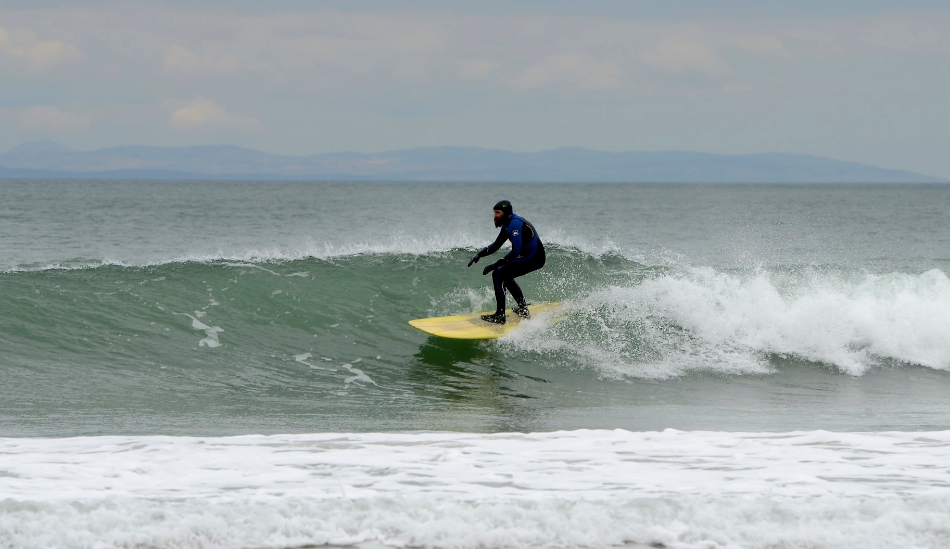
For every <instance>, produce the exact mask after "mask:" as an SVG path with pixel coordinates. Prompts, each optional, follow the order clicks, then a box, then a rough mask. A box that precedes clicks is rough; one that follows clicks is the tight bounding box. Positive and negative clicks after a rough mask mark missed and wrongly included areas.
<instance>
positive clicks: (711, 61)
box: [640, 35, 729, 76]
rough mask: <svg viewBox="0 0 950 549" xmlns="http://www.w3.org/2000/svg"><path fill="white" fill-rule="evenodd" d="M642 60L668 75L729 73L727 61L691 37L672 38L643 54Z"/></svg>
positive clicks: (664, 40)
mask: <svg viewBox="0 0 950 549" xmlns="http://www.w3.org/2000/svg"><path fill="white" fill-rule="evenodd" d="M640 60H641V61H643V63H645V64H646V65H648V66H650V67H653V68H655V69H659V70H661V71H663V72H666V73H671V74H680V73H683V72H687V71H698V72H701V73H705V74H708V75H709V76H723V75H725V74H728V73H729V69H728V67H727V66H726V63H725V61H723V59H722V58H721V57H720V56H719V55H718V54H716V53H715V52H714V51H713V50H712V49H711V48H710V47H709V46H707V45H706V44H705V43H703V42H701V41H700V40H698V39H696V38H694V37H691V36H682V35H681V36H670V37H668V38H665V39H663V40H661V41H660V42H659V43H658V44H657V45H656V46H655V47H653V48H652V49H650V50H647V51H645V52H643V53H642V54H641V55H640Z"/></svg>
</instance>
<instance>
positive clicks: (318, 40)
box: [0, 0, 950, 177]
mask: <svg viewBox="0 0 950 549" xmlns="http://www.w3.org/2000/svg"><path fill="white" fill-rule="evenodd" d="M265 4H266V5H265ZM39 138H50V139H53V140H56V141H59V142H61V143H63V144H66V145H68V146H71V147H74V148H77V149H95V148H100V147H106V146H113V145H130V144H137V145H163V146H183V145H195V144H233V145H241V146H247V147H253V148H258V149H262V150H266V151H270V152H276V153H284V154H310V153H318V152H332V151H345V150H351V151H365V152H372V151H380V150H387V149H396V148H410V147H420V146H439V145H471V146H479V147H491V148H503V149H510V150H519V151H535V150H542V149H550V148H556V147H564V146H581V147H588V148H594V149H603V150H615V151H620V150H694V151H705V152H717V153H753V152H790V153H808V154H816V155H820V156H826V157H831V158H836V159H842V160H853V161H858V162H866V163H871V164H875V165H878V166H883V167H888V168H902V169H908V170H913V171H918V172H922V173H926V174H930V175H937V176H943V177H950V154H948V149H950V3H948V2H947V1H946V0H940V1H935V0H903V1H880V0H861V1H856V0H839V1H836V2H826V1H817V0H799V1H796V2H792V1H777V0H755V1H752V0H728V1H727V0H723V1H709V0H703V1H700V0H680V1H666V0H663V1H659V0H656V1H654V0H626V1H616V0H587V1H583V2H582V1H566V0H544V1H532V0H527V1H521V2H519V1H494V0H482V1H473V0H470V1H468V2H454V1H451V0H446V1H440V2H435V1H404V2H398V1H395V0H384V1H379V0H377V1H363V0H347V1H332V0H327V1H320V0H310V1H302V0H297V1H290V0H285V1H281V0H276V1H270V2H266V3H265V2H257V1H242V0H229V1H224V0H206V1H197V0H192V1H184V0H181V1H177V0H167V1H151V2H140V1H136V0H127V1H122V2H118V1H102V0H70V1H52V0H29V1H25V0H0V151H2V150H6V149H7V148H9V147H12V146H14V145H17V144H19V143H22V142H25V141H29V140H33V139H39Z"/></svg>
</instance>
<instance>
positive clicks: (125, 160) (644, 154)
mask: <svg viewBox="0 0 950 549" xmlns="http://www.w3.org/2000/svg"><path fill="white" fill-rule="evenodd" d="M39 178H44V179H56V178H62V179H150V180H151V179H154V180H160V179H171V180H187V179H198V180H203V179H208V180H380V181H407V180H411V181H470V182H490V181H517V182H631V183H637V182H644V183H673V182H677V183H705V182H708V183H716V182H732V183H839V182H840V183H845V182H847V183H891V182H893V183H934V182H946V181H947V180H946V179H941V178H938V177H931V176H928V175H923V174H919V173H915V172H910V171H906V170H894V169H886V168H880V167H877V166H872V165H869V164H862V163H858V162H848V161H841V160H833V159H829V158H823V157H819V156H812V155H803V154H786V153H758V154H713V153H702V152H689V151H658V152H649V151H641V152H608V151H598V150H591V149H584V148H579V147H575V148H562V149H553V150H548V151H541V152H514V151H505V150H498V149H484V148H477V147H430V148H415V149H403V150H393V151H385V152H379V153H357V152H340V153H322V154H313V155H308V156H286V155H279V154H272V153H267V152H263V151H258V150H254V149H249V148H244V147H236V146H231V145H203V146H189V147H154V146H123V147H109V148H103V149H97V150H91V151H76V150H73V149H70V148H68V147H66V146H64V145H62V144H60V143H57V142H55V141H51V140H45V139H44V140H39V141H32V142H29V143H24V144H22V145H18V146H16V147H13V148H12V149H10V150H8V151H6V152H5V153H2V154H0V179H39Z"/></svg>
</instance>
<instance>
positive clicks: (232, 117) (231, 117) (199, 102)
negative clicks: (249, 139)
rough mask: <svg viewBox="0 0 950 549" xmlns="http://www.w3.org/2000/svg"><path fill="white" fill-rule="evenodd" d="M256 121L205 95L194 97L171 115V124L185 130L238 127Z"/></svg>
mask: <svg viewBox="0 0 950 549" xmlns="http://www.w3.org/2000/svg"><path fill="white" fill-rule="evenodd" d="M256 123H257V121H256V120H254V119H253V118H246V117H243V116H240V115H238V114H235V113H232V112H228V111H226V110H225V109H223V108H221V107H220V106H219V105H218V104H217V103H216V102H215V101H214V100H213V99H209V98H207V97H196V98H195V99H194V100H193V101H191V102H190V103H189V104H187V105H185V106H182V107H180V108H177V109H175V111H174V112H173V113H172V117H171V125H172V126H174V127H176V128H180V129H185V130H187V129H193V128H200V127H218V128H232V129H239V128H248V127H252V126H254V125H255V124H256Z"/></svg>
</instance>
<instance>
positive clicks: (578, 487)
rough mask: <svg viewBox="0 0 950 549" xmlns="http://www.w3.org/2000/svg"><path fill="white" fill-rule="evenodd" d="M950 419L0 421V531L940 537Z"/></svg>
mask: <svg viewBox="0 0 950 549" xmlns="http://www.w3.org/2000/svg"><path fill="white" fill-rule="evenodd" d="M948 447H950V432H931V433H829V432H824V431H814V432H792V433H759V434H755V433H712V432H680V431H674V430H667V431H663V432H648V433H631V432H627V431H619V430H618V431H572V432H555V433H537V434H494V435H481V434H460V433H409V434H399V433H390V434H372V433H369V434H312V435H276V436H241V437H229V438H189V437H117V436H110V437H86V438H70V439H0V455H2V456H3V461H2V462H0V498H2V501H0V540H3V541H0V546H3V547H18V548H24V549H30V548H40V547H61V548H64V549H68V548H72V547H83V548H86V547H97V548H108V547H130V546H147V547H183V548H191V547H196V548H197V547H202V548H205V547H215V548H217V547H221V548H225V547H227V548H231V547H289V546H302V545H307V544H312V545H318V544H325V543H333V544H363V543H369V542H375V543H382V544H385V545H386V546H394V547H405V546H418V547H446V548H449V547H451V548H468V547H472V548H475V547H486V548H487V547H519V548H520V547H610V546H617V545H621V544H624V543H640V544H651V543H655V544H663V545H664V546H665V547H669V548H710V547H721V548H725V547H742V548H766V547H827V548H839V547H840V548H852V547H853V548H862V549H866V548H885V547H916V548H938V547H940V548H942V547H947V544H948V543H950V475H948V472H947V468H946V463H945V462H946V451H947V448H948Z"/></svg>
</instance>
